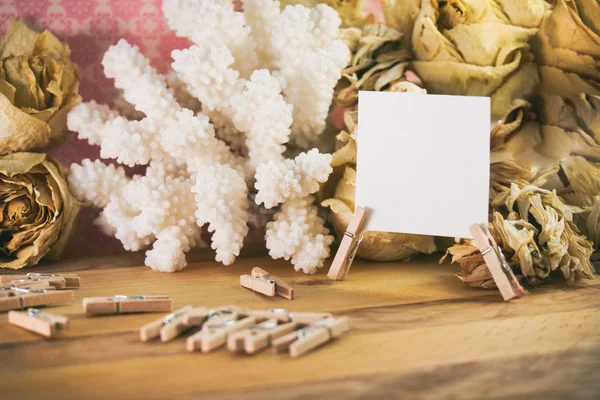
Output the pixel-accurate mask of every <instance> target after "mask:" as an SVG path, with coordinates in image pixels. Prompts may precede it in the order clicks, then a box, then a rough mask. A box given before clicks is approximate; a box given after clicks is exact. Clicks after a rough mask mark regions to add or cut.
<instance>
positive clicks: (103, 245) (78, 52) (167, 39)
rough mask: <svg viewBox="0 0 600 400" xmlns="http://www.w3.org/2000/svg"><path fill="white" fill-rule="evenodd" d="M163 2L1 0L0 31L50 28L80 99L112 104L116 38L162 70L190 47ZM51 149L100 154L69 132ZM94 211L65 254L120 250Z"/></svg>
mask: <svg viewBox="0 0 600 400" xmlns="http://www.w3.org/2000/svg"><path fill="white" fill-rule="evenodd" d="M373 2H374V3H375V2H377V3H378V1H377V0H374V1H373ZM161 4H162V0H0V35H2V37H4V34H5V33H6V31H7V30H8V26H9V24H10V22H11V20H12V19H13V18H16V17H19V18H22V19H24V20H25V21H26V22H27V23H28V24H29V25H30V26H31V27H33V28H34V29H36V30H39V31H42V30H43V29H49V30H51V31H52V32H53V33H54V34H55V35H57V36H58V37H59V38H60V39H62V40H65V41H66V42H67V43H68V44H69V46H70V47H71V51H72V59H73V61H74V62H75V63H77V65H78V68H79V75H80V76H81V88H80V92H81V95H82V96H83V100H84V101H89V100H96V101H98V102H102V103H108V104H110V103H111V99H112V98H113V96H114V88H113V82H112V81H111V80H109V79H107V78H105V77H104V73H103V71H102V65H101V64H100V61H101V59H102V55H103V53H104V51H106V49H107V48H108V47H109V46H110V45H112V44H115V43H116V42H117V41H118V40H119V39H120V38H125V39H127V40H128V41H129V42H130V43H133V44H136V45H138V46H139V47H140V50H141V51H142V53H144V54H145V55H146V56H147V57H149V58H150V59H151V60H152V62H153V64H154V66H155V67H156V68H157V69H158V70H160V71H161V72H164V71H165V70H168V68H169V66H170V63H171V51H172V50H173V49H176V48H183V47H187V46H189V42H188V41H187V40H186V39H182V38H178V37H176V36H175V35H174V34H173V33H172V32H171V31H169V29H168V27H167V24H166V21H165V20H164V18H163V16H162V12H161ZM50 154H52V155H54V156H55V157H57V158H58V159H59V160H60V161H62V162H63V163H64V164H65V165H66V166H69V165H71V163H73V162H78V161H80V160H82V159H84V158H92V159H95V158H98V156H99V151H98V148H97V147H95V146H90V145H88V144H87V142H85V141H82V140H79V139H77V136H76V135H71V137H70V138H69V140H68V142H67V143H65V144H64V145H62V146H60V147H58V148H56V149H53V150H52V151H51V152H50ZM96 215H97V211H95V210H91V209H86V210H83V212H82V213H81V216H80V229H79V232H78V234H77V236H76V237H75V238H74V239H73V241H72V243H71V244H70V245H69V247H68V248H67V249H66V251H65V253H64V256H65V257H76V256H92V255H101V254H114V253H116V252H123V251H124V250H123V248H122V247H121V244H120V242H119V241H117V240H116V239H113V238H109V237H107V236H105V235H103V234H102V233H100V231H99V230H98V229H97V228H96V226H95V225H94V224H93V223H92V221H93V219H94V218H95V216H96Z"/></svg>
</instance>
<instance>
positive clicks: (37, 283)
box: [0, 279, 54, 290]
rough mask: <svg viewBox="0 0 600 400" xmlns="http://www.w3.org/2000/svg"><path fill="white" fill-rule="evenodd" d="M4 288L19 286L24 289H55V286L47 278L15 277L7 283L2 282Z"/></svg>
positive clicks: (0, 285) (0, 284) (1, 285)
mask: <svg viewBox="0 0 600 400" xmlns="http://www.w3.org/2000/svg"><path fill="white" fill-rule="evenodd" d="M0 287H2V288H10V287H18V288H22V289H46V290H54V287H53V286H50V282H48V281H47V280H45V279H15V280H14V281H10V282H7V283H0Z"/></svg>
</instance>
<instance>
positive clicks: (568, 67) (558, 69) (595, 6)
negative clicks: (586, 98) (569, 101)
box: [533, 0, 600, 97]
mask: <svg viewBox="0 0 600 400" xmlns="http://www.w3.org/2000/svg"><path fill="white" fill-rule="evenodd" d="M533 50H534V52H535V55H536V60H537V62H538V64H539V65H540V76H541V80H542V85H541V89H542V91H543V92H545V93H550V94H556V95H559V96H561V97H570V96H573V95H578V94H579V93H586V94H591V95H597V96H598V95H600V63H599V62H598V59H599V57H600V3H598V1H597V0H570V1H566V0H558V1H557V2H556V5H555V7H554V11H553V12H552V13H551V14H550V15H549V16H548V17H547V18H546V19H545V20H544V22H543V23H542V25H541V27H540V30H539V32H538V34H537V36H536V38H535V41H534V44H533Z"/></svg>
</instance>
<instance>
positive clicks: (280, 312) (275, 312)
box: [240, 308, 290, 322]
mask: <svg viewBox="0 0 600 400" xmlns="http://www.w3.org/2000/svg"><path fill="white" fill-rule="evenodd" d="M240 314H241V315H244V316H246V317H255V318H256V320H257V321H263V320H265V319H275V320H277V321H280V322H289V321H290V312H289V311H288V310H286V309H283V308H269V309H268V310H246V309H244V310H241V311H240Z"/></svg>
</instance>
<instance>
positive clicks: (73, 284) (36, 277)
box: [0, 272, 80, 290]
mask: <svg viewBox="0 0 600 400" xmlns="http://www.w3.org/2000/svg"><path fill="white" fill-rule="evenodd" d="M15 280H18V281H22V282H24V281H27V280H31V281H36V282H37V281H47V282H48V285H49V286H52V287H53V288H55V289H59V290H60V289H76V288H79V286H80V279H79V276H77V275H75V274H62V275H61V274H47V273H40V272H30V273H28V274H27V275H0V283H6V282H13V281H15Z"/></svg>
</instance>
